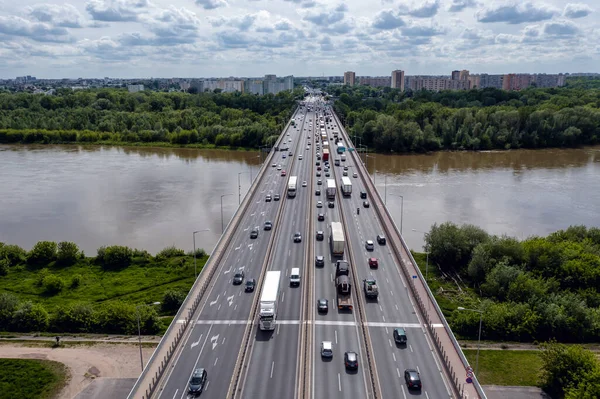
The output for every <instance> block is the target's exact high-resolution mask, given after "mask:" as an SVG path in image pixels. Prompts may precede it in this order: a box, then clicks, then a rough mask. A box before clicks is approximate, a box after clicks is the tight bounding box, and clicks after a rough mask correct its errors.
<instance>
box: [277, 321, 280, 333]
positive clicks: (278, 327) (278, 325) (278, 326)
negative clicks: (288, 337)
mask: <svg viewBox="0 0 600 399" xmlns="http://www.w3.org/2000/svg"><path fill="white" fill-rule="evenodd" d="M280 328H281V324H279V323H277V335H279V329H280Z"/></svg>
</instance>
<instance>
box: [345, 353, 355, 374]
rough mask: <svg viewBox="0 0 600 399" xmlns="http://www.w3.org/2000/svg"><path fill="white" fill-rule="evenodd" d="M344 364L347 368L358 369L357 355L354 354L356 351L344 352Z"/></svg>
mask: <svg viewBox="0 0 600 399" xmlns="http://www.w3.org/2000/svg"><path fill="white" fill-rule="evenodd" d="M344 365H345V366H346V368H347V369H348V370H357V369H358V356H357V355H356V352H346V353H344Z"/></svg>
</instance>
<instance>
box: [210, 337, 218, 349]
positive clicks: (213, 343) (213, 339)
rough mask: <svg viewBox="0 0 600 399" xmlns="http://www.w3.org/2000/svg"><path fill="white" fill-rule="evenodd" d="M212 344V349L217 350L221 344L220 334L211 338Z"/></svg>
mask: <svg viewBox="0 0 600 399" xmlns="http://www.w3.org/2000/svg"><path fill="white" fill-rule="evenodd" d="M210 342H211V343H212V349H213V350H215V348H216V347H217V345H218V344H219V334H217V335H213V336H212V337H210Z"/></svg>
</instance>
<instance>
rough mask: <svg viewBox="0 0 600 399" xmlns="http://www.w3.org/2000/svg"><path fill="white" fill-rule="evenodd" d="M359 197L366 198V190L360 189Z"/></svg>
mask: <svg viewBox="0 0 600 399" xmlns="http://www.w3.org/2000/svg"><path fill="white" fill-rule="evenodd" d="M360 198H362V199H366V198H367V192H366V191H361V192H360Z"/></svg>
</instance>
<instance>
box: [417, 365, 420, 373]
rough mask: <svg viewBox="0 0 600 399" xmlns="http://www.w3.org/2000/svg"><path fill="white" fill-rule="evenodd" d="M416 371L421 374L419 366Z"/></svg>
mask: <svg viewBox="0 0 600 399" xmlns="http://www.w3.org/2000/svg"><path fill="white" fill-rule="evenodd" d="M417 373H419V374H421V370H419V366H417Z"/></svg>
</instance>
